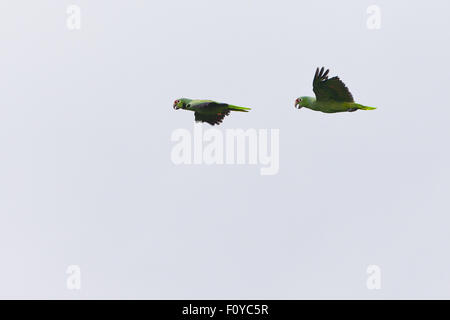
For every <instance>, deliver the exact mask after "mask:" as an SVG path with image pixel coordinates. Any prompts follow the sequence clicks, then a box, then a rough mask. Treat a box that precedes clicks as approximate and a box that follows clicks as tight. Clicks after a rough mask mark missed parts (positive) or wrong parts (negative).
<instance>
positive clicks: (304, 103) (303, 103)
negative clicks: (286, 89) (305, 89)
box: [295, 97, 311, 109]
mask: <svg viewBox="0 0 450 320" xmlns="http://www.w3.org/2000/svg"><path fill="white" fill-rule="evenodd" d="M310 103H311V98H310V97H300V98H297V99H295V107H296V108H297V109H301V108H303V107H306V108H308V107H309V104H310Z"/></svg>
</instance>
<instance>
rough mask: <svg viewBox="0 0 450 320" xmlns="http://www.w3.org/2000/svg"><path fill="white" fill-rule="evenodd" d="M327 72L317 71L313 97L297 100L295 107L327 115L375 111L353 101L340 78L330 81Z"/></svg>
mask: <svg viewBox="0 0 450 320" xmlns="http://www.w3.org/2000/svg"><path fill="white" fill-rule="evenodd" d="M329 71H330V70H327V71H325V72H324V68H323V67H322V69H320V70H319V68H317V69H316V74H315V75H314V80H313V91H314V93H315V95H316V97H315V98H313V97H300V98H297V99H296V100H295V107H296V108H298V109H300V108H303V107H305V108H308V109H311V110H315V111H322V112H326V113H336V112H353V111H356V110H374V109H376V108H373V107H367V106H363V105H361V104H358V103H356V102H355V101H354V100H353V96H352V94H351V93H350V91H349V90H348V88H347V87H346V86H345V84H344V83H343V82H342V81H341V79H339V78H338V77H333V78H331V79H328V72H329Z"/></svg>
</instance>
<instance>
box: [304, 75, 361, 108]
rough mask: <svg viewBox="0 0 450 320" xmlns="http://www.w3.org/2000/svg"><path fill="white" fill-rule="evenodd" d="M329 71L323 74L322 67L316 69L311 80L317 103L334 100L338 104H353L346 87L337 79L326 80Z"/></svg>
mask: <svg viewBox="0 0 450 320" xmlns="http://www.w3.org/2000/svg"><path fill="white" fill-rule="evenodd" d="M329 71H330V70H329V69H328V70H326V71H325V72H324V67H322V68H321V69H320V70H319V68H317V69H316V73H315V75H314V80H313V91H314V93H315V94H316V99H317V101H324V100H334V101H339V102H354V100H353V96H352V94H351V93H350V91H349V90H348V88H347V86H346V85H345V84H344V83H343V82H342V80H341V79H339V77H333V78H331V79H328V73H329Z"/></svg>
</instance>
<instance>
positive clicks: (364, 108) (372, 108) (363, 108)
mask: <svg viewBox="0 0 450 320" xmlns="http://www.w3.org/2000/svg"><path fill="white" fill-rule="evenodd" d="M355 107H356V108H358V109H360V110H375V109H376V108H374V107H368V106H363V105H362V104H357V103H355Z"/></svg>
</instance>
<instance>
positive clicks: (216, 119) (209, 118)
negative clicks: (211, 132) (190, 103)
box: [194, 110, 230, 125]
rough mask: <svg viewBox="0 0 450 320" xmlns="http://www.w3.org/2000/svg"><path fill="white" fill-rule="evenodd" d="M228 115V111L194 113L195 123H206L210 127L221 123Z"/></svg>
mask: <svg viewBox="0 0 450 320" xmlns="http://www.w3.org/2000/svg"><path fill="white" fill-rule="evenodd" d="M229 114H230V111H229V110H225V111H222V112H220V113H202V112H199V111H195V112H194V115H195V121H196V122H207V123H209V124H210V125H215V124H220V123H222V121H223V119H224V118H225V116H227V115H229Z"/></svg>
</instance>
